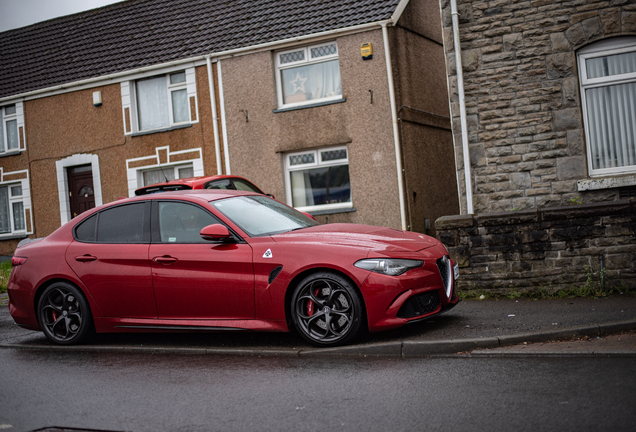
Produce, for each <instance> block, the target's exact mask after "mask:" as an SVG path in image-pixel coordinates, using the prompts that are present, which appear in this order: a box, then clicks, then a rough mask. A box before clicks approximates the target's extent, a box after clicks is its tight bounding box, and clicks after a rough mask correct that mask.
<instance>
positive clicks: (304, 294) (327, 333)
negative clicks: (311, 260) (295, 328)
mask: <svg viewBox="0 0 636 432" xmlns="http://www.w3.org/2000/svg"><path fill="white" fill-rule="evenodd" d="M294 308H295V312H296V317H297V320H298V324H299V325H300V328H301V329H302V331H303V332H304V333H305V335H307V336H308V337H309V338H311V339H312V340H314V341H316V342H318V343H324V344H328V343H334V342H337V341H339V340H342V339H344V338H345V337H346V336H347V335H348V334H349V331H350V330H351V327H352V325H353V321H354V318H355V309H354V306H353V301H352V299H351V295H350V294H349V292H348V291H347V290H346V289H345V288H344V287H343V286H342V285H340V284H338V283H337V282H334V281H332V280H327V279H317V280H313V281H311V282H309V283H307V284H306V285H304V286H303V287H302V288H301V289H300V291H299V294H298V297H297V298H296V304H295V305H294Z"/></svg>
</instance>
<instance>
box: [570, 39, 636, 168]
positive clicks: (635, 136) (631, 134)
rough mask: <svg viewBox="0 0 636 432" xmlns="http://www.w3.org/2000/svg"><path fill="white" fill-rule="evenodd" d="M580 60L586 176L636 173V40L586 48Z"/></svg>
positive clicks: (601, 43)
mask: <svg viewBox="0 0 636 432" xmlns="http://www.w3.org/2000/svg"><path fill="white" fill-rule="evenodd" d="M578 61H579V69H580V71H581V95H582V102H583V103H582V105H583V114H584V124H585V134H586V138H587V140H586V141H587V155H588V165H589V171H590V175H592V176H594V175H606V174H620V173H629V172H636V38H634V37H629V38H619V39H611V40H605V41H601V42H598V43H596V44H593V45H590V46H589V47H586V48H584V49H582V50H581V51H580V52H579V56H578Z"/></svg>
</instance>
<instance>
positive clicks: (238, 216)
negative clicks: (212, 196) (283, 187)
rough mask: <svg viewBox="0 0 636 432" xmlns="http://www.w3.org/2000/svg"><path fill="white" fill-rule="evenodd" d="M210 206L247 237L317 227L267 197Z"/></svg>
mask: <svg viewBox="0 0 636 432" xmlns="http://www.w3.org/2000/svg"><path fill="white" fill-rule="evenodd" d="M211 204H212V205H213V206H214V207H215V208H216V209H217V210H218V211H220V212H221V213H223V215H225V216H226V217H227V218H228V219H230V220H231V221H232V222H234V223H235V224H236V225H238V227H239V228H241V229H242V230H243V231H245V233H246V234H248V235H249V236H250V237H261V236H267V235H273V234H281V233H285V232H289V231H294V230H297V229H301V228H307V227H311V226H316V225H320V224H319V223H318V222H316V221H315V220H313V219H311V218H310V217H307V216H305V215H304V214H302V213H301V212H299V211H297V210H295V209H293V208H291V207H287V206H286V205H284V204H281V203H280V202H278V201H276V200H273V199H271V198H269V197H266V196H238V197H232V198H226V199H222V200H218V201H212V203H211Z"/></svg>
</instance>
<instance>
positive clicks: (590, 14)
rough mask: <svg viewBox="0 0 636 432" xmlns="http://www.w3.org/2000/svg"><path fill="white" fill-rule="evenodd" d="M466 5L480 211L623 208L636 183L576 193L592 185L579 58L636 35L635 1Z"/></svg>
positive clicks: (458, 147) (502, 0)
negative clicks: (594, 47)
mask: <svg viewBox="0 0 636 432" xmlns="http://www.w3.org/2000/svg"><path fill="white" fill-rule="evenodd" d="M457 3H458V12H459V23H460V24H459V26H460V39H461V49H462V63H463V72H464V86H465V96H466V109H467V120H468V133H469V136H468V139H469V147H470V165H471V177H472V187H473V200H474V211H475V212H476V213H478V212H493V211H508V210H512V209H517V210H518V209H529V208H541V207H554V206H558V205H566V204H568V203H570V202H574V201H576V202H585V203H591V202H600V201H613V200H617V199H619V192H618V189H617V188H616V186H618V185H621V186H633V185H636V175H634V174H631V175H628V176H622V177H620V178H619V179H618V180H610V181H608V182H605V183H602V184H601V183H593V184H591V186H590V185H589V184H588V185H586V186H585V187H582V186H579V185H578V184H577V182H578V181H586V180H588V178H589V176H588V168H587V161H586V157H587V156H586V147H585V133H584V129H583V123H582V111H581V98H580V90H579V88H580V87H579V79H578V76H579V73H578V70H577V61H576V52H575V51H576V50H577V49H579V48H581V47H584V46H586V45H588V44H590V43H592V42H596V41H599V40H602V39H607V38H610V37H615V36H627V35H635V34H636V4H635V3H636V2H635V1H634V0H609V1H608V0H606V1H597V0H568V1H564V0H532V1H520V0H492V1H487V0H458V1H457ZM440 5H441V8H442V27H443V30H444V49H445V52H446V63H447V73H448V76H449V93H450V99H451V111H452V118H453V134H454V142H455V154H456V161H457V162H456V165H457V175H458V183H459V185H460V193H461V208H462V210H461V213H466V212H467V211H466V191H465V181H464V166H463V164H464V161H463V154H462V140H461V128H460V118H459V103H458V94H457V77H456V74H457V72H456V62H455V52H454V48H453V32H452V23H451V11H450V1H449V0H440ZM599 185H600V186H599ZM603 185H605V186H603ZM586 189H587V190H586ZM592 189H594V190H592Z"/></svg>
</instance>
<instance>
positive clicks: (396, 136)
mask: <svg viewBox="0 0 636 432" xmlns="http://www.w3.org/2000/svg"><path fill="white" fill-rule="evenodd" d="M386 24H387V23H382V38H383V39H384V56H385V57H386V74H387V75H388V77H389V99H390V101H391V120H392V121H393V142H394V143H395V165H396V167H397V178H398V194H399V196H400V221H401V222H402V229H403V230H405V231H406V210H405V203H404V179H403V169H402V148H401V147H400V130H399V126H398V118H397V110H396V108H395V91H394V89H393V68H392V66H391V53H390V52H389V32H388V31H387V28H386Z"/></svg>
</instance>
